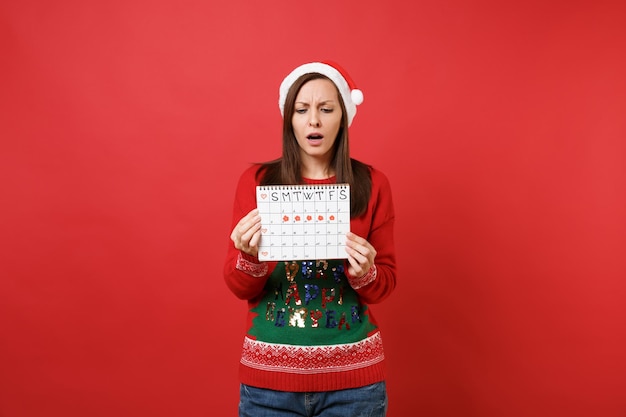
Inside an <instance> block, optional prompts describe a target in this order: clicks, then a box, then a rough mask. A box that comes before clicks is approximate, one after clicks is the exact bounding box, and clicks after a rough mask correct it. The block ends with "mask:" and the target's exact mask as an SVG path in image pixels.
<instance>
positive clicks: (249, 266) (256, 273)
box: [235, 252, 268, 278]
mask: <svg viewBox="0 0 626 417" xmlns="http://www.w3.org/2000/svg"><path fill="white" fill-rule="evenodd" d="M235 268H237V269H238V270H240V271H243V272H245V273H246V274H248V275H250V276H253V277H255V278H260V277H264V276H265V275H267V269H268V267H267V263H265V262H259V259H258V258H257V257H256V256H252V255H248V254H246V253H243V252H239V255H238V256H237V264H236V265H235Z"/></svg>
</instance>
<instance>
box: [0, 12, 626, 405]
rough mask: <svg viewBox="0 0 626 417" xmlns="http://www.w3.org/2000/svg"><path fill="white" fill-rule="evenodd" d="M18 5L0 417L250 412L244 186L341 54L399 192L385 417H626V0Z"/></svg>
mask: <svg viewBox="0 0 626 417" xmlns="http://www.w3.org/2000/svg"><path fill="white" fill-rule="evenodd" d="M508 3H510V2H495V1H494V2H484V1H480V2H467V1H464V0H448V1H443V2H421V1H371V0H365V1H364V0H358V1H356V0H353V1H352V0H351V1H343V2H330V3H328V2H327V3H306V2H295V3H294V2H290V1H273V2H255V1H250V2H244V1H242V0H234V1H230V2H220V4H219V5H217V2H206V1H204V2H201V1H195V0H192V1H186V0H181V1H171V0H157V1H150V2H148V1H141V0H128V1H119V0H116V1H107V2H104V1H103V2H89V1H76V0H72V1H62V2H46V1H36V0H20V1H17V0H16V1H4V2H3V3H2V5H1V6H0V42H1V43H0V47H1V60H2V64H1V65H0V71H1V81H0V83H1V84H0V135H2V140H1V153H0V158H1V160H0V178H1V184H2V189H1V193H0V196H1V198H2V200H1V205H0V211H1V213H0V214H1V216H0V227H1V245H2V246H1V248H0V274H1V280H0V415H2V416H3V417H16V416H64V417H74V416H75V417H78V416H144V415H145V416H148V415H149V416H171V415H185V416H207V415H235V414H236V407H237V400H238V382H237V374H236V372H237V371H236V370H237V363H238V358H239V353H240V347H241V342H242V337H243V332H244V324H245V305H244V303H243V302H241V301H238V300H236V299H235V297H234V296H232V295H231V294H230V293H229V292H228V290H227V289H226V286H225V285H224V283H223V278H222V275H221V266H222V260H223V258H224V255H225V250H226V244H227V236H228V234H229V233H230V230H228V224H229V222H230V216H231V204H232V198H233V193H234V186H235V184H236V181H237V178H238V176H239V174H240V173H241V171H242V170H243V169H244V168H245V167H246V166H247V164H248V163H249V162H252V161H260V160H267V159H271V158H274V157H276V156H278V154H279V151H280V149H279V147H280V131H281V125H280V124H281V119H280V114H279V111H278V108H277V98H278V84H279V83H280V81H281V80H282V77H283V76H284V75H286V74H287V73H288V71H290V70H291V69H292V68H293V67H295V66H296V65H298V64H300V63H303V62H307V61H309V60H319V59H333V60H336V61H338V62H339V63H341V64H342V65H343V66H344V67H346V68H347V69H348V70H349V71H350V73H351V75H352V77H353V78H354V79H355V81H356V82H357V84H358V85H359V87H360V88H361V89H363V91H364V93H365V102H364V104H363V105H361V106H360V107H359V113H358V115H357V117H356V120H355V123H354V125H353V127H352V129H351V134H352V139H353V141H352V150H353V155H354V156H355V157H357V158H359V159H362V160H364V161H366V162H369V163H372V164H374V165H375V166H377V167H378V168H380V169H381V170H383V171H384V172H385V173H386V174H387V175H388V177H389V178H390V180H391V182H392V185H393V190H394V199H395V203H396V210H397V227H396V234H397V246H398V259H399V276H398V288H397V291H396V292H395V294H394V295H393V296H392V297H391V298H389V299H388V300H386V301H385V302H384V303H383V304H381V305H378V306H375V307H374V308H375V310H374V311H375V314H376V315H377V318H378V319H379V321H380V322H381V325H382V328H383V335H384V338H385V343H386V353H387V357H388V371H389V372H388V374H389V379H388V387H389V396H390V409H389V416H391V417H399V416H409V415H411V416H413V415H415V416H419V415H428V416H459V415H462V416H481V417H484V416H487V417H490V416H494V417H495V416H592V415H593V416H624V415H626V395H625V392H626V364H625V362H626V360H625V356H626V355H625V354H624V350H625V349H626V308H625V304H626V284H625V282H624V281H625V278H626V261H625V259H626V256H624V255H625V253H626V220H625V217H626V215H625V213H626V193H625V190H626V172H625V167H626V145H625V138H626V117H625V114H626V81H625V80H626V76H625V75H624V74H626V63H625V58H624V57H625V50H626V8H625V6H624V3H623V2H617V1H615V2H613V3H610V2H604V1H597V2H580V1H567V2H566V1H552V2H545V1H541V2H539V1H529V2H526V1H524V2H517V3H519V4H518V5H510V4H508Z"/></svg>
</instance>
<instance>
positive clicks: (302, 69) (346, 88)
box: [278, 61, 363, 126]
mask: <svg viewBox="0 0 626 417" xmlns="http://www.w3.org/2000/svg"><path fill="white" fill-rule="evenodd" d="M310 73H319V74H322V75H325V76H326V77H328V78H329V79H330V80H331V81H332V82H333V83H335V85H336V86H337V90H339V94H341V98H342V99H343V104H344V106H345V107H346V112H347V113H348V126H350V125H351V124H352V120H353V119H354V116H355V115H356V106H358V105H359V104H361V103H363V92H362V91H361V90H359V89H358V88H356V85H355V84H354V81H352V78H350V76H349V75H348V73H347V72H346V71H345V70H344V69H343V68H341V67H340V66H339V65H338V64H336V63H335V62H331V61H324V62H310V63H308V64H303V65H300V66H299V67H298V68H296V69H294V70H293V71H291V73H290V74H289V75H287V77H285V79H284V80H283V82H282V83H281V84H280V89H279V96H278V107H279V108H280V114H281V115H283V116H284V115H285V98H286V97H287V93H288V92H289V89H290V88H291V86H292V85H293V83H294V82H295V81H296V80H297V79H298V78H300V77H301V76H303V75H304V74H310Z"/></svg>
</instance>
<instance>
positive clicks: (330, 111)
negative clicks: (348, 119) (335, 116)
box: [321, 107, 335, 113]
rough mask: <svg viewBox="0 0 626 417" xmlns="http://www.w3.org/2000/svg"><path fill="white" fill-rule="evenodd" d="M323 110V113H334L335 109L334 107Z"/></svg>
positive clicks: (323, 108)
mask: <svg viewBox="0 0 626 417" xmlns="http://www.w3.org/2000/svg"><path fill="white" fill-rule="evenodd" d="M321 110H322V112H323V113H332V112H333V111H334V110H335V109H333V108H332V107H322V109H321Z"/></svg>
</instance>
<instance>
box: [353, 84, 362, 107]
mask: <svg viewBox="0 0 626 417" xmlns="http://www.w3.org/2000/svg"><path fill="white" fill-rule="evenodd" d="M350 98H352V102H353V103H354V104H356V105H357V106H358V105H359V104H361V103H363V92H362V91H361V90H359V89H356V88H355V89H354V90H352V91H351V92H350Z"/></svg>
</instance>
